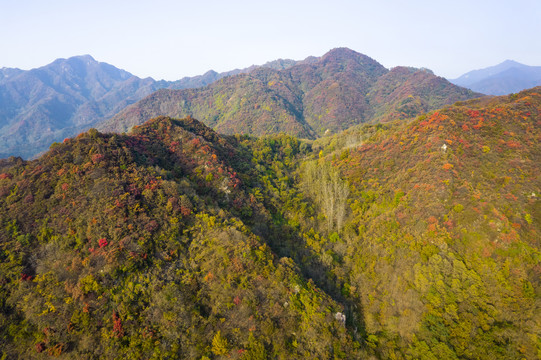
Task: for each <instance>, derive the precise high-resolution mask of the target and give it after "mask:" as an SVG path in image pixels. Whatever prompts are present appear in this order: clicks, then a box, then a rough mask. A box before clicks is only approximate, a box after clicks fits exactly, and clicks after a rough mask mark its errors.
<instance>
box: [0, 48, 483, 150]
mask: <svg viewBox="0 0 541 360" xmlns="http://www.w3.org/2000/svg"><path fill="white" fill-rule="evenodd" d="M189 88H197V90H189ZM159 89H162V90H159ZM181 89H188V90H181ZM156 90H159V91H158V92H155V91H156ZM145 96H148V97H147V98H144V97H145ZM475 96H480V94H476V93H473V92H471V91H467V90H465V89H461V88H459V87H456V86H453V85H452V84H450V83H448V82H447V81H446V80H445V79H443V78H440V77H436V76H434V75H433V74H432V73H431V72H430V71H428V70H421V69H413V68H405V67H397V68H394V69H391V70H390V71H389V70H387V69H386V68H384V67H383V66H382V65H381V64H379V63H377V62H376V61H375V60H373V59H371V58H369V57H367V56H365V55H362V54H359V53H356V52H354V51H352V50H349V49H345V48H341V49H334V50H332V51H330V52H329V53H328V54H326V55H324V56H322V57H320V58H318V57H309V58H307V59H305V60H302V61H294V60H283V59H280V60H276V61H271V62H268V63H266V64H264V65H261V66H251V67H249V68H246V69H240V70H233V71H230V72H225V73H216V72H214V71H209V72H207V73H205V74H204V75H201V76H195V77H191V78H183V79H181V80H178V81H173V82H167V81H163V80H162V81H155V80H153V79H151V78H146V79H140V78H138V77H136V76H134V75H132V74H130V73H128V72H126V71H123V70H120V69H117V68H115V67H114V66H112V65H109V64H106V63H102V62H97V61H95V60H94V59H93V58H92V57H91V56H88V55H85V56H79V57H73V58H69V59H59V60H56V61H55V62H53V63H52V64H50V65H47V66H44V67H41V68H38V69H33V70H29V71H22V70H19V69H6V68H3V69H1V70H0V157H8V156H11V155H16V156H22V157H24V158H30V157H33V156H36V154H38V153H40V152H42V151H44V150H46V149H47V148H48V147H49V145H50V144H51V143H53V142H55V141H56V142H59V141H62V140H63V139H64V138H67V137H71V136H75V135H76V134H78V133H79V132H80V131H82V130H84V129H88V128H91V127H97V128H99V129H101V130H107V131H120V132H122V131H126V130H127V129H129V128H130V127H132V126H134V125H138V124H141V123H143V122H144V121H146V120H147V119H148V118H151V117H155V116H159V115H168V116H174V117H183V116H187V115H191V116H194V117H196V118H198V119H201V120H202V121H203V122H205V123H206V124H208V125H209V126H211V127H213V128H216V129H217V130H219V131H221V132H225V133H233V132H240V133H246V134H254V135H261V134H270V133H275V132H281V131H285V132H288V133H290V134H293V135H296V136H301V137H306V138H316V137H318V136H321V135H323V134H325V133H333V132H336V131H340V130H343V129H345V128H347V127H349V126H351V125H354V124H359V123H363V122H367V121H386V120H389V119H394V118H400V119H401V118H408V117H414V116H416V115H418V114H420V113H422V112H424V111H427V110H431V109H436V108H438V107H440V106H443V105H445V104H450V103H453V102H455V101H458V100H464V99H468V98H472V97H475ZM142 98H144V99H143V100H141V102H138V103H137V104H133V103H135V102H137V101H138V100H140V99H142ZM130 104H133V106H131V107H128V108H126V107H127V106H129V105H130ZM124 108H126V109H125V110H124V111H123V109H124ZM117 113H119V114H118V115H116V116H115V114H117Z"/></svg>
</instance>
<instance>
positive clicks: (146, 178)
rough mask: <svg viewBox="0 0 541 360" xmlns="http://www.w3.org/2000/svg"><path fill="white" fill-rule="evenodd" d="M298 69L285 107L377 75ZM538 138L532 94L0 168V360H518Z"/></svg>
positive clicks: (187, 126) (187, 133)
mask: <svg viewBox="0 0 541 360" xmlns="http://www.w3.org/2000/svg"><path fill="white" fill-rule="evenodd" d="M331 55H332V57H335V56H338V54H336V53H335V54H331ZM353 55H355V54H353ZM341 56H343V55H341ZM319 61H323V62H326V63H325V65H322V66H318V67H317V68H316V69H318V72H317V74H318V77H314V76H305V77H303V76H302V75H306V74H309V75H312V70H313V68H311V67H310V66H312V65H310V66H306V65H304V66H303V67H302V68H300V69H294V68H295V66H293V67H291V68H290V69H293V71H292V72H288V73H287V74H290V75H291V78H293V77H294V74H298V75H295V76H299V77H300V78H302V79H304V81H303V82H301V83H302V84H304V85H303V87H300V90H302V91H303V92H304V93H316V90H314V89H317V88H318V85H317V84H318V83H317V82H315V83H314V82H312V81H311V79H314V78H316V79H318V81H319V83H321V82H325V81H326V80H327V79H329V82H328V83H325V84H327V85H328V87H332V86H333V84H335V83H337V84H338V85H337V88H339V87H340V86H342V87H345V86H346V85H347V84H349V83H348V82H346V80H344V78H346V79H347V78H349V77H350V76H355V78H356V79H357V80H359V81H358V83H360V84H374V83H377V82H378V81H381V80H380V79H381V78H383V77H386V79H387V80H389V81H390V78H389V76H390V74H391V73H392V71H386V70H385V69H384V68H381V67H379V66H378V64H377V63H375V62H374V61H371V60H370V59H368V58H365V57H359V56H357V55H355V56H354V59H348V60H347V61H345V62H344V61H333V59H332V58H331V59H329V58H327V59H323V60H319ZM360 61H362V64H363V65H364V66H363V68H365V69H366V66H367V65H369V66H370V67H369V69H371V71H365V72H359V73H356V72H355V71H353V70H355V69H358V67H360V65H361V64H360V63H359V62H360ZM336 67H338V68H339V69H343V70H344V71H345V74H342V75H340V74H339V75H336V71H335V68H336ZM304 70H305V71H304ZM398 70H400V74H401V76H403V77H405V78H406V79H410V78H411V76H419V77H427V78H428V79H432V77H428V75H429V74H428V73H426V72H423V71H421V72H419V71H417V70H410V69H402V68H399V69H398ZM350 71H351V72H350ZM256 72H257V70H256ZM264 73H265V74H270V75H269V76H268V77H266V78H265V77H263V79H265V80H266V81H265V82H263V83H262V84H260V86H262V87H263V85H267V86H269V85H268V82H269V81H277V80H278V79H280V80H281V81H284V83H280V85H279V86H280V87H281V88H282V87H283V88H282V90H281V91H280V94H290V95H292V96H293V95H294V94H296V91H299V90H298V88H296V87H295V88H291V89H289V90H290V92H287V91H286V89H287V88H288V86H289V85H290V84H291V82H289V83H288V82H285V80H284V79H287V78H286V77H285V76H284V74H281V73H280V74H279V75H276V73H275V72H272V71H265V72H264ZM257 74H258V75H257V76H258V78H256V79H252V80H250V81H252V82H256V80H257V79H260V78H261V77H262V75H261V74H259V73H257ZM427 74H428V75H427ZM346 75H347V76H346ZM275 76H280V77H279V78H277V77H275ZM392 76H393V77H396V76H397V75H396V74H392ZM240 78H242V79H244V80H245V81H248V80H247V76H246V75H242V76H241V77H240ZM231 79H233V77H230V78H226V79H224V81H223V83H225V84H229V82H228V81H232V80H231ZM320 79H321V80H320ZM393 79H394V78H393ZM360 80H363V81H364V82H362V81H360ZM219 82H221V80H220V81H219ZM390 82H391V83H392V84H398V85H397V89H400V88H401V86H400V84H401V83H400V82H398V81H397V82H394V81H390ZM415 83H417V82H415ZM440 83H443V84H445V82H440ZM359 86H361V85H359ZM447 86H448V85H447ZM211 88H212V87H209V88H207V90H205V91H209V89H211ZM383 89H385V88H383ZM451 89H452V87H451ZM370 91H374V92H376V93H377V91H376V88H375V87H374V86H370ZM381 91H382V94H383V95H381V96H384V95H385V96H386V98H390V97H389V94H387V93H385V92H384V90H381ZM391 94H392V92H391ZM272 96H277V95H275V93H270V94H269V95H268V97H269V98H272ZM397 98H400V97H399V96H397ZM314 99H320V100H321V101H320V102H318V101H315V100H314V101H313V102H311V103H309V104H311V106H312V107H313V108H316V107H317V106H316V104H325V105H329V104H330V102H326V101H327V100H325V99H328V97H323V96H322V97H317V96H315V97H314ZM341 99H342V98H340V97H339V96H338V95H336V101H337V102H340V101H342V100H341ZM225 100H226V99H225V98H224V99H223V101H224V103H225V102H226V101H225ZM285 100H286V98H285V95H284V97H282V99H278V98H275V102H276V103H277V104H283V103H285ZM291 100H292V101H294V100H296V98H295V97H291ZM280 101H282V102H280ZM299 101H300V100H299ZM344 102H345V100H344ZM345 103H347V102H345ZM307 104H308V103H307ZM365 104H366V103H363V104H362V105H359V108H360V109H363V110H366V108H363V107H362V106H364V105H365ZM333 111H336V112H333ZM329 113H330V114H333V113H334V114H337V115H338V114H339V112H337V110H335V109H331V111H330V112H329ZM404 116H407V115H404ZM540 119H541V87H537V88H533V89H530V90H527V91H523V92H520V93H517V94H513V95H509V96H500V97H482V98H478V99H473V100H465V101H458V102H456V103H454V104H453V105H447V106H444V107H443V108H441V109H438V110H434V111H430V112H428V113H426V114H422V115H419V116H417V117H416V118H415V119H412V120H410V121H400V120H397V121H387V122H383V123H376V124H364V125H359V126H355V127H352V128H349V129H347V130H345V131H342V132H338V133H336V134H333V135H330V136H324V137H321V138H318V139H316V140H302V139H297V138H295V137H292V136H290V135H287V134H272V135H266V136H263V137H254V136H248V135H245V136H242V135H238V134H237V135H224V134H220V133H218V132H216V131H215V130H213V129H211V128H210V127H208V126H206V125H204V124H203V123H201V122H199V121H197V120H195V119H194V118H191V117H188V118H184V119H172V118H169V117H164V116H160V117H157V118H154V119H151V120H149V121H147V122H145V123H144V124H142V125H140V126H137V127H134V128H133V130H132V131H131V132H130V133H128V134H118V133H100V132H99V131H97V130H95V129H91V130H89V131H87V132H85V133H82V134H80V135H78V136H77V137H74V138H72V139H67V140H66V141H64V142H62V143H58V144H54V145H53V146H51V149H50V150H49V151H48V152H47V153H45V154H44V155H43V156H41V157H40V158H39V159H36V160H32V161H24V160H22V159H20V158H15V157H11V158H9V159H4V160H0V226H1V228H0V356H1V357H2V358H7V359H11V358H24V359H42V358H50V357H51V356H56V357H60V358H77V359H79V358H93V359H118V358H156V359H161V358H164V359H167V358H168V359H171V358H177V359H300V358H303V359H304V358H319V359H400V360H403V359H404V360H405V359H422V360H429V359H481V360H484V359H528V360H534V359H538V358H539V354H540V353H541V318H540V316H539V314H541V280H540V279H541V276H540V275H541V243H540V239H541V220H540V219H541V207H540V206H539V194H540V192H541V174H540V167H539V164H540V163H541V148H540V144H541V141H540V139H541V131H540V129H541V128H540V126H539V125H540ZM328 124H333V125H334V126H336V129H339V128H340V126H341V124H340V123H339V122H335V123H328ZM325 126H329V125H327V124H325ZM316 129H317V130H320V128H318V127H315V128H314V127H312V130H314V132H315V131H316Z"/></svg>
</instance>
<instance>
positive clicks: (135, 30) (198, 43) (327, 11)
mask: <svg viewBox="0 0 541 360" xmlns="http://www.w3.org/2000/svg"><path fill="white" fill-rule="evenodd" d="M0 34H2V35H1V36H0V68H1V67H16V68H20V69H24V70H27V69H31V68H36V67H40V66H44V65H46V64H48V63H50V62H52V61H54V60H55V59H57V58H68V57H71V56H76V55H84V54H90V55H92V56H93V57H94V58H95V59H96V60H98V61H102V62H106V63H109V64H111V65H114V66H116V67H118V68H121V69H124V70H126V71H129V72H130V73H132V74H134V75H137V76H139V77H147V76H150V77H153V78H154V79H156V80H160V79H165V80H170V81H172V80H177V79H180V78H182V77H184V76H195V75H200V74H203V73H205V72H206V71H208V70H210V69H213V70H215V71H217V72H223V71H228V70H232V69H236V68H245V67H248V66H250V65H254V64H256V65H259V64H263V63H265V62H267V61H272V60H276V59H279V58H282V59H286V58H288V59H294V60H302V59H304V58H306V57H308V56H321V55H323V54H325V53H326V52H327V51H329V50H331V49H333V48H336V47H348V48H350V49H352V50H355V51H357V52H360V53H362V54H365V55H368V56H370V57H371V58H373V59H375V60H376V61H378V62H380V63H381V64H382V65H384V66H385V67H387V68H392V67H394V66H399V65H403V66H414V67H426V68H429V69H431V70H433V71H434V73H436V75H439V76H443V77H447V78H456V77H458V76H460V75H462V74H463V73H465V72H468V71H470V70H474V69H480V68H485V67H488V66H492V65H496V64H498V63H501V62H502V61H504V60H507V59H512V60H515V61H518V62H521V63H524V64H526V65H536V66H541V46H540V45H541V44H540V40H539V35H540V34H541V1H540V0H513V1H511V0H454V1H449V0H409V1H404V0H370V1H366V0H357V1H354V0H332V1H330V0H328V1H320V0H311V1H304V0H300V1H295V0H274V1H259V0H251V1H241V0H227V1H226V0H190V1H184V0H177V1H173V0H145V1H140V0H129V1H128V0H105V1H104V0H92V1H85V0H47V1H44V0H0Z"/></svg>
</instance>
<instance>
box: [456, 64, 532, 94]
mask: <svg viewBox="0 0 541 360" xmlns="http://www.w3.org/2000/svg"><path fill="white" fill-rule="evenodd" d="M449 81H450V82H452V83H453V84H455V85H458V86H463V87H466V88H468V89H471V90H473V91H477V92H480V93H483V94H488V95H505V94H511V93H516V92H519V91H522V90H525V89H529V88H532V87H534V86H539V85H541V66H528V65H524V64H520V63H518V62H516V61H513V60H506V61H504V62H502V63H501V64H498V65H496V66H491V67H488V68H485V69H480V70H473V71H470V72H468V73H466V74H464V75H462V76H460V77H459V78H457V79H453V80H449Z"/></svg>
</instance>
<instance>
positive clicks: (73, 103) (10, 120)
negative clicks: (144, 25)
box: [0, 55, 310, 158]
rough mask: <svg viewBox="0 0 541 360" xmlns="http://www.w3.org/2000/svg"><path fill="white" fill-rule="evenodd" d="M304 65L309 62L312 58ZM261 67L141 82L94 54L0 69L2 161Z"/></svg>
mask: <svg viewBox="0 0 541 360" xmlns="http://www.w3.org/2000/svg"><path fill="white" fill-rule="evenodd" d="M305 61H310V59H307V60H305ZM295 63H297V62H296V61H293V60H283V59H280V60H276V61H273V62H269V63H266V64H264V65H262V66H263V67H269V68H276V69H284V68H287V67H289V66H292V65H293V64H295ZM256 68H258V66H255V65H254V66H251V67H249V68H246V69H236V70H233V71H229V72H224V73H217V72H215V71H212V70H211V71H209V72H207V73H205V74H204V75H201V76H195V77H185V78H183V79H180V80H178V81H173V82H169V81H164V80H161V81H155V80H154V79H152V78H145V79H141V78H139V77H137V76H134V75H132V74H130V73H128V72H126V71H124V70H120V69H117V68H115V67H114V66H112V65H109V64H107V63H103V62H98V61H96V60H94V59H93V58H92V57H91V56H89V55H84V56H76V57H72V58H69V59H58V60H56V61H54V62H53V63H51V64H49V65H46V66H43V67H41V68H38V69H33V70H29V71H23V70H20V69H10V68H2V69H0V158H2V157H8V156H12V155H16V156H23V157H25V158H29V157H32V156H35V155H36V154H38V153H40V152H42V151H44V150H46V149H48V147H49V145H50V144H51V143H53V142H55V141H57V142H58V141H62V140H63V139H64V138H67V137H71V136H74V135H77V134H78V133H79V132H81V131H82V130H85V129H88V128H90V127H92V126H95V125H96V124H97V123H99V122H100V121H103V120H105V119H107V118H110V117H112V116H113V115H114V114H116V113H118V112H119V111H120V110H122V109H123V108H124V107H126V106H127V105H129V104H132V103H134V102H136V101H138V100H140V99H142V98H143V97H145V96H147V95H149V94H150V93H152V92H154V91H156V90H158V89H161V88H172V89H185V88H192V87H201V86H206V85H208V84H210V83H212V82H214V81H216V80H219V79H221V78H223V77H226V76H230V75H233V74H239V73H244V72H248V71H251V70H253V69H256Z"/></svg>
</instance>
